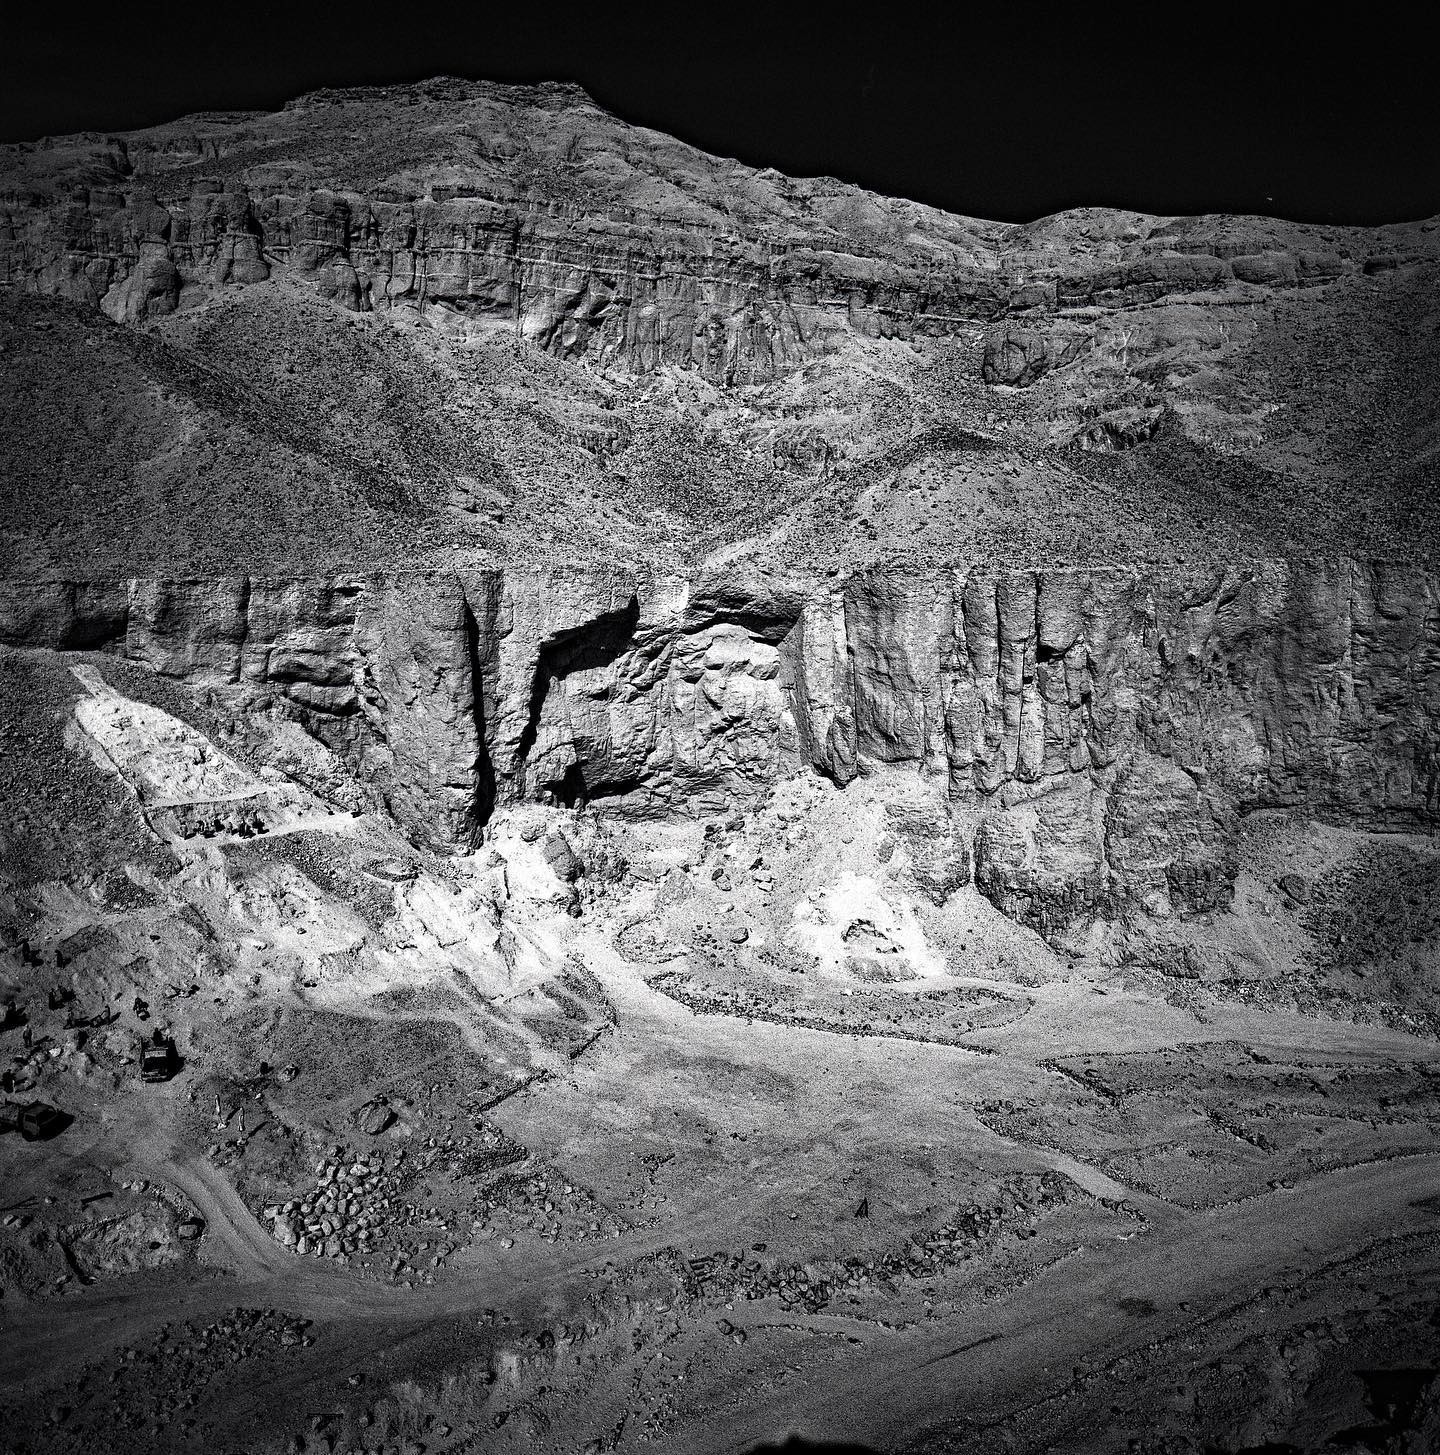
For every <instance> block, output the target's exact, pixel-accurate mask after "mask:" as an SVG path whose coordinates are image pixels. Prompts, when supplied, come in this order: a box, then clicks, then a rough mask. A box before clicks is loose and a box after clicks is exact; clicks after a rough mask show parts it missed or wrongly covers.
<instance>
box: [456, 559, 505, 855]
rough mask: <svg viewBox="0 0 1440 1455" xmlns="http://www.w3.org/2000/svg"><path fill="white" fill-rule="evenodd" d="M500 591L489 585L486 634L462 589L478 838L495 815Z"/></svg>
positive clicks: (472, 808) (473, 816)
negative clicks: (494, 691) (492, 692)
mask: <svg viewBox="0 0 1440 1455" xmlns="http://www.w3.org/2000/svg"><path fill="white" fill-rule="evenodd" d="M496 595H497V592H496V590H495V587H494V583H493V582H487V583H486V600H485V607H486V623H485V629H484V630H483V631H482V629H481V624H480V621H479V619H478V618H477V617H476V615H475V608H474V606H473V605H472V604H471V601H470V596H469V593H468V592H464V591H463V590H462V593H461V601H462V603H463V604H462V611H463V614H464V619H463V627H464V631H465V656H466V660H467V661H468V662H469V664H470V711H471V714H472V716H473V718H474V722H475V792H474V796H473V798H472V799H471V803H470V823H471V831H472V833H474V834H476V835H478V834H479V833H480V831H481V830H482V829H483V828H484V827H485V825H486V824H488V823H489V822H490V816H491V815H492V814H493V813H494V812H495V800H496V788H495V762H494V759H493V758H492V757H491V755H490V740H489V737H488V733H487V726H488V723H489V718H490V714H489V710H488V709H489V706H490V704H489V702H488V701H487V697H488V695H489V694H488V692H487V689H489V688H490V687H491V678H492V676H493V671H494V654H493V652H492V650H491V648H490V643H491V642H493V640H494V632H493V630H492V629H491V628H492V627H493V622H494V615H495V604H496V601H495V598H496Z"/></svg>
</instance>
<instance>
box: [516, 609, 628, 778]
mask: <svg viewBox="0 0 1440 1455" xmlns="http://www.w3.org/2000/svg"><path fill="white" fill-rule="evenodd" d="M639 620H640V599H639V597H638V596H631V598H630V600H629V601H627V602H626V603H625V605H624V606H623V607H621V608H620V609H619V610H618V611H607V612H602V613H601V614H600V615H599V616H597V617H593V618H592V619H591V620H590V621H587V622H585V623H584V624H583V625H582V626H578V627H571V628H569V629H567V630H565V631H562V632H558V633H557V634H556V635H555V636H553V637H551V638H549V640H547V641H545V642H543V643H542V644H541V647H540V656H539V658H538V660H537V661H536V663H535V675H534V677H533V678H532V679H531V683H530V709H529V712H528V714H527V716H526V719H525V730H524V732H523V733H522V734H521V735H520V745H519V747H518V749H517V750H516V754H515V777H516V780H517V782H518V783H519V784H520V786H521V788H522V789H523V790H525V791H529V790H531V789H533V788H535V787H538V786H540V785H534V784H530V783H528V782H526V778H525V775H526V768H527V766H528V764H529V761H530V753H531V750H532V749H533V748H534V746H535V739H536V737H537V736H538V735H539V732H540V716H541V713H542V712H543V711H544V708H545V699H546V698H547V697H548V696H549V695H550V688H551V686H552V685H553V684H554V683H556V682H562V681H564V679H565V678H566V677H568V676H569V675H570V674H571V673H572V672H591V671H594V670H595V669H596V668H597V667H608V666H609V665H610V664H611V663H612V662H613V661H615V659H616V658H617V657H618V656H620V654H621V653H622V652H623V651H624V650H625V649H626V647H628V646H629V645H630V642H631V640H632V639H633V638H634V636H635V627H636V625H637V624H638V623H639ZM575 771H576V772H578V774H579V778H578V782H577V781H569V782H568V790H569V791H571V792H575V791H577V790H578V791H579V792H581V793H582V794H583V793H584V790H585V778H584V770H583V768H580V767H579V765H577V766H576V770H575ZM566 778H567V780H570V778H571V775H570V773H568V772H567V774H566ZM566 786H567V785H559V787H562V788H563V787H566ZM557 791H558V790H557ZM585 796H588V794H587V795H585ZM576 801H577V802H578V801H580V800H579V799H578V798H577V799H576Z"/></svg>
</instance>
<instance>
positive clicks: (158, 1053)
mask: <svg viewBox="0 0 1440 1455" xmlns="http://www.w3.org/2000/svg"><path fill="white" fill-rule="evenodd" d="M174 1074H175V1042H174V1041H173V1040H171V1038H170V1037H169V1036H162V1035H161V1034H160V1032H159V1030H158V1029H157V1030H156V1032H155V1034H154V1035H153V1036H151V1038H150V1039H149V1041H147V1042H146V1043H145V1045H144V1046H142V1047H141V1049H140V1079H141V1080H142V1081H169V1079H170V1078H171V1077H172V1076H173V1075H174Z"/></svg>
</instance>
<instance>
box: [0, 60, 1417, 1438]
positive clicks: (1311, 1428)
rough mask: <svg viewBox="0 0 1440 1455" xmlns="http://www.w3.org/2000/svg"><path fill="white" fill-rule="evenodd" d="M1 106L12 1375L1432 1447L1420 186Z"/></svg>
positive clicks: (193, 1421) (646, 1426) (420, 108)
mask: <svg viewBox="0 0 1440 1455" xmlns="http://www.w3.org/2000/svg"><path fill="white" fill-rule="evenodd" d="M0 180H3V186H0V216H3V221H4V226H3V227H0V373H3V375H4V387H3V389H0V451H3V459H0V471H3V476H4V480H5V489H4V490H3V491H0V805H3V809H0V1076H3V1087H0V1092H3V1094H0V1347H3V1350H4V1358H3V1360H0V1431H3V1433H0V1445H3V1447H4V1449H5V1450H7V1451H11V1450H13V1451H14V1452H16V1455H41V1452H50V1451H71V1452H82V1451H83V1452H102V1451H103V1452H112V1451H113V1452H116V1455H122V1452H124V1455H128V1452H135V1455H139V1452H151V1451H155V1452H165V1451H175V1452H182V1451H187V1452H188V1451H196V1450H204V1451H207V1452H215V1455H282V1452H283V1455H301V1452H306V1455H310V1452H323V1455H351V1452H364V1455H398V1452H404V1455H444V1452H456V1455H458V1452H478V1451H485V1452H492V1451H495V1452H501V1451H522V1450H523V1451H531V1450H537V1451H553V1452H557V1455H559V1452H600V1451H607V1452H608V1451H615V1452H640V1451H646V1450H654V1451H665V1452H671V1451H675V1452H695V1455H701V1452H717V1455H725V1452H750V1451H755V1450H761V1449H767V1448H777V1447H780V1448H783V1447H784V1442H785V1441H787V1440H789V1439H790V1437H792V1436H796V1437H799V1438H800V1439H801V1440H804V1441H810V1442H815V1443H816V1444H817V1445H818V1446H819V1448H824V1446H825V1443H826V1442H833V1443H834V1444H836V1445H837V1446H842V1447H847V1448H854V1446H855V1444H856V1443H857V1442H858V1443H859V1444H860V1445H861V1446H863V1447H865V1448H869V1449H874V1450H886V1451H903V1452H913V1455H920V1452H942V1451H956V1452H962V1451H963V1452H975V1455H992V1452H993V1455H999V1452H1002V1451H1003V1452H1007V1455H1016V1452H1031V1451H1033V1452H1037V1455H1038V1452H1041V1451H1066V1452H1071V1451H1073V1452H1091V1455H1109V1452H1113V1451H1116V1450H1125V1451H1129V1452H1133V1455H1242V1452H1252V1455H1253V1452H1259V1451H1262V1450H1263V1451H1277V1452H1279V1451H1283V1452H1296V1451H1300V1452H1312V1451H1313V1452H1323V1451H1339V1450H1375V1451H1381V1450H1384V1451H1394V1452H1400V1451H1415V1452H1419V1451H1424V1450H1431V1449H1436V1448H1440V1375H1437V1370H1440V1332H1437V1330H1440V1314H1437V1309H1440V1301H1437V1300H1440V1261H1437V1259H1436V1256H1435V1252H1434V1249H1435V1246H1436V1232H1437V1229H1440V1222H1437V1218H1440V1050H1437V1046H1440V848H1437V844H1436V839H1435V831H1436V827H1437V822H1440V727H1437V724H1440V568H1437V565H1436V559H1437V558H1436V551H1435V540H1436V522H1437V514H1436V509H1435V502H1436V500H1437V499H1440V492H1437V490H1436V488H1435V487H1436V480H1435V478H1434V473H1435V465H1434V459H1435V449H1434V434H1435V421H1434V419H1433V418H1432V417H1431V414H1430V412H1428V411H1429V401H1430V399H1431V398H1432V397H1433V394H1434V390H1433V389H1432V388H1429V387H1428V385H1430V384H1433V383H1434V382H1435V380H1436V378H1437V377H1440V373H1437V370H1440V307H1437V301H1436V300H1437V293H1436V282H1437V277H1440V238H1437V227H1440V222H1437V221H1420V222H1412V223H1405V224H1397V225H1395V226H1392V227H1379V228H1372V229H1347V228H1340V227H1329V226H1319V225H1300V224H1292V223H1287V222H1283V221H1278V220H1275V219H1270V218H1259V217H1222V216H1207V217H1193V218H1191V217H1182V218H1166V217H1152V216H1146V215H1143V214H1139V213H1132V212H1124V211H1118V210H1108V209H1077V210H1075V211H1071V212H1067V213H1063V214H1060V215H1058V216H1055V217H1050V218H1043V219H1039V220H1037V221H1035V222H1032V223H1030V224H1027V225H1023V226H1022V225H1016V224H1000V223H991V222H986V221H983V220H978V219H972V218H965V217H959V216H954V215H951V214H947V213H943V212H940V211H937V210H935V209H933V208H928V207H924V206H921V205H919V204H914V203H909V202H906V201H904V200H901V199H893V198H882V197H877V196H873V195H871V194H868V193H865V192H863V191H862V190H860V189H858V188H855V187H851V186H849V185H847V184H844V183H841V182H837V181H834V180H833V179H808V180H807V179H794V178H788V177H784V176H782V175H781V174H779V173H778V172H775V171H773V170H769V169H767V170H755V169H752V168H749V167H746V166H743V165H741V164H740V163H738V162H733V161H728V160H726V159H723V158H717V157H712V156H709V155H707V154H705V153H702V152H699V151H697V150H695V149H694V148H691V147H689V146H686V145H684V144H682V143H680V142H678V141H674V140H672V139H670V138H667V137H664V136H662V135H660V134H659V133H656V132H653V131H647V130H645V129H643V128H638V127H634V126H630V125H629V124H627V123H625V122H624V121H622V120H620V119H619V118H616V117H614V116H611V115H610V114H608V113H607V112H605V111H604V110H603V109H602V108H600V107H599V106H598V105H596V104H595V102H594V101H593V100H591V98H589V97H588V96H587V95H586V94H585V93H584V92H583V91H581V90H579V89H578V88H576V87H571V86H562V85H549V84H547V85H542V86H536V87H509V86H502V85H497V84H491V83H486V82H470V81H459V80H455V79H452V78H437V79H435V80H432V81H429V82H423V83H416V84H414V85H407V86H400V87H393V88H384V89H365V88H361V89H355V90H336V91H324V92H318V93H314V94H311V95H308V96H304V97H301V98H298V99H297V100H295V101H293V102H291V103H290V104H289V105H287V106H286V107H284V108H283V109H282V110H280V111H277V112H274V113H255V114H235V113H224V114H220V113H206V114H203V115H199V116H194V117H188V118H184V119H181V120H179V121H175V122H172V123H168V124H166V125H163V126H158V127H154V128H150V129H148V130H145V131H139V132H133V133H126V134H124V135H116V136H107V135H100V134H88V133H87V134H84V135H81V136H75V137H62V138H49V139H46V140H44V141H39V142H34V143H22V144H13V145H6V146H4V147H3V148H0ZM790 1448H797V1447H796V1446H793V1445H792V1446H791V1447H790Z"/></svg>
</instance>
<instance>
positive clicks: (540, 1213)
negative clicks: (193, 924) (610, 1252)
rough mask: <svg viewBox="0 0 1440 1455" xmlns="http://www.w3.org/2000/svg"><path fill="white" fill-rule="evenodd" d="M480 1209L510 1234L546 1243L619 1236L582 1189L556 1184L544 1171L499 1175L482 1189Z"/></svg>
mask: <svg viewBox="0 0 1440 1455" xmlns="http://www.w3.org/2000/svg"><path fill="white" fill-rule="evenodd" d="M481 1207H482V1209H483V1211H484V1214H485V1216H486V1218H487V1219H488V1220H489V1221H491V1222H493V1223H496V1224H497V1225H503V1226H506V1227H507V1229H508V1230H509V1231H512V1232H533V1233H535V1234H538V1236H539V1237H540V1238H541V1240H542V1241H544V1242H546V1243H555V1242H558V1241H559V1240H560V1239H562V1238H566V1237H569V1238H573V1239H575V1240H576V1241H578V1242H587V1241H590V1240H592V1239H597V1238H618V1237H619V1236H620V1224H619V1221H618V1220H617V1219H616V1217H615V1215H614V1214H613V1213H611V1212H610V1211H609V1210H608V1209H606V1208H604V1207H601V1206H600V1204H599V1203H597V1202H596V1201H595V1199H594V1198H593V1197H592V1196H591V1195H590V1193H589V1192H587V1191H586V1189H585V1188H583V1187H578V1186H576V1185H574V1184H572V1183H569V1182H563V1181H560V1180H559V1179H558V1178H557V1177H555V1176H554V1175H552V1174H551V1173H550V1172H548V1171H547V1170H546V1169H544V1168H540V1169H537V1170H536V1171H534V1172H531V1173H529V1174H526V1173H515V1172H506V1173H502V1174H501V1175H500V1176H499V1177H497V1178H496V1179H495V1181H494V1182H492V1183H491V1184H490V1186H489V1187H488V1188H487V1189H486V1193H485V1196H484V1197H483V1198H482V1199H481ZM478 1222H479V1220H478V1219H477V1225H478ZM508 1242H509V1240H508V1239H507V1240H504V1242H503V1243H502V1246H508Z"/></svg>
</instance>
